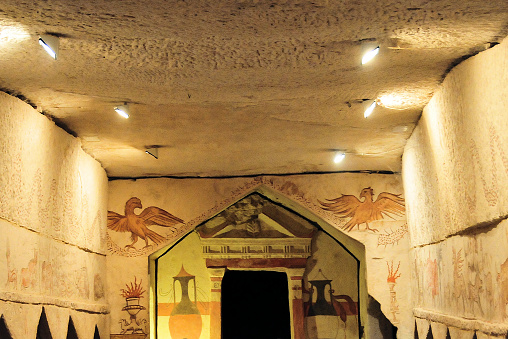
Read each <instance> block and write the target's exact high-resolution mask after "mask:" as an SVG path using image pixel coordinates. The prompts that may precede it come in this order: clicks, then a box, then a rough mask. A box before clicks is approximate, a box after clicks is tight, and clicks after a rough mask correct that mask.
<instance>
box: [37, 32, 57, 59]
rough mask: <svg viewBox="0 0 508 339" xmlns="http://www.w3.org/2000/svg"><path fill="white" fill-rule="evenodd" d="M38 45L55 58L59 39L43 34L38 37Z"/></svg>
mask: <svg viewBox="0 0 508 339" xmlns="http://www.w3.org/2000/svg"><path fill="white" fill-rule="evenodd" d="M39 45H41V46H42V48H44V50H45V51H46V52H47V53H48V54H49V55H51V57H52V58H53V59H55V60H56V58H57V56H58V48H59V46H60V40H59V39H58V37H56V36H54V35H48V34H43V35H41V36H40V37H39Z"/></svg>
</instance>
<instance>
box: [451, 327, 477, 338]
mask: <svg viewBox="0 0 508 339" xmlns="http://www.w3.org/2000/svg"><path fill="white" fill-rule="evenodd" d="M475 335H476V333H475ZM446 339H452V337H451V336H450V329H449V328H447V329H446Z"/></svg>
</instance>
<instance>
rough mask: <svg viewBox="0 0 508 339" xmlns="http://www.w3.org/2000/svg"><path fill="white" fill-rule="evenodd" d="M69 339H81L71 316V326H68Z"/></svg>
mask: <svg viewBox="0 0 508 339" xmlns="http://www.w3.org/2000/svg"><path fill="white" fill-rule="evenodd" d="M67 339H79V338H78V334H77V333H76V328H75V327H74V322H73V321H72V318H71V317H70V316H69V326H67Z"/></svg>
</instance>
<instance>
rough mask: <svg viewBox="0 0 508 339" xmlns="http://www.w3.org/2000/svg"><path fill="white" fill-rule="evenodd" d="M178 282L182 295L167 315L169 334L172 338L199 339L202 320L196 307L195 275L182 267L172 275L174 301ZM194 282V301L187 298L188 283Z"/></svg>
mask: <svg viewBox="0 0 508 339" xmlns="http://www.w3.org/2000/svg"><path fill="white" fill-rule="evenodd" d="M177 281H178V282H179V283H180V286H181V289H182V296H181V298H180V302H179V303H178V304H177V305H176V306H175V307H174V308H173V311H172V312H171V315H170V317H169V334H170V335H171V338H172V339H199V336H200V335H201V328H202V320H201V314H200V313H199V310H198V307H197V293H196V276H194V275H191V274H189V273H187V271H185V269H184V268H183V265H182V269H181V270H180V273H178V275H176V276H174V277H173V295H174V297H175V299H174V300H175V303H176V300H177V299H176V290H175V285H176V282H177ZM191 281H192V282H193V283H194V302H192V301H191V300H190V298H189V283H190V282H191Z"/></svg>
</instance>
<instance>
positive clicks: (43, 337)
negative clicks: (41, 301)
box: [36, 307, 53, 339]
mask: <svg viewBox="0 0 508 339" xmlns="http://www.w3.org/2000/svg"><path fill="white" fill-rule="evenodd" d="M36 339H53V337H52V336H51V331H50V329H49V324H48V318H46V311H45V310H44V307H43V308H42V312H41V318H40V319H39V325H37V337H36Z"/></svg>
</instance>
